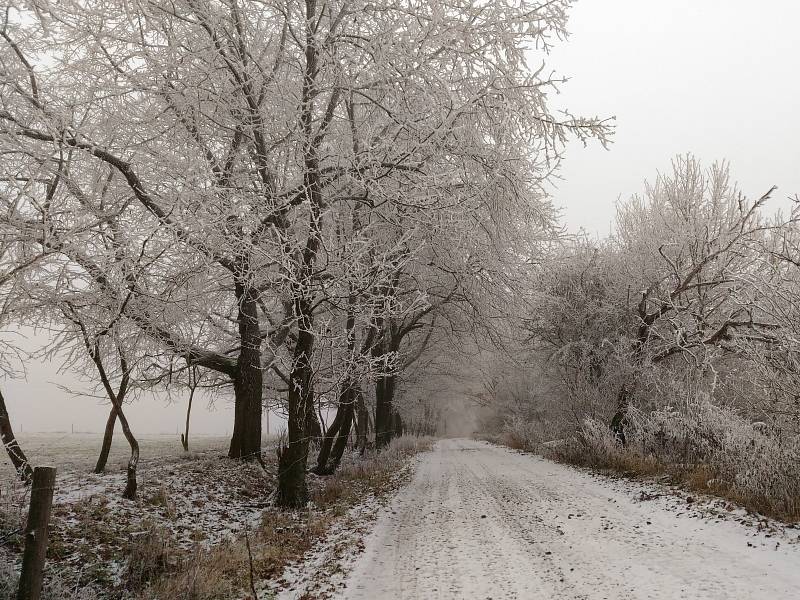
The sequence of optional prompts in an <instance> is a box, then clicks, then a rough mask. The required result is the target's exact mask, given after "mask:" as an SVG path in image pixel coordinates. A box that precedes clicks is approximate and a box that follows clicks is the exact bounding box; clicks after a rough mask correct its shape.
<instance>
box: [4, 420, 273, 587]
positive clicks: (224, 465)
mask: <svg viewBox="0 0 800 600" xmlns="http://www.w3.org/2000/svg"><path fill="white" fill-rule="evenodd" d="M101 440H102V437H101V436H99V435H94V434H60V435H59V434H34V435H27V436H25V437H23V438H22V439H21V443H22V444H23V447H24V449H25V451H26V452H27V453H28V457H29V459H30V460H31V462H32V463H34V464H54V465H56V466H57V468H58V474H57V478H56V490H55V494H54V499H53V516H52V520H51V533H50V550H49V551H50V553H51V554H52V555H53V556H54V557H55V561H54V563H55V566H56V567H57V568H58V569H62V570H65V573H66V576H67V577H68V578H70V579H76V580H77V581H79V582H84V583H94V584H96V585H99V586H101V587H102V586H104V585H106V582H107V584H111V585H117V584H119V577H120V574H121V572H122V570H123V567H124V562H125V556H126V547H127V546H128V545H129V544H130V543H131V542H132V541H133V540H135V539H136V537H137V536H139V535H143V534H145V533H146V532H147V531H149V530H151V529H153V528H158V529H162V530H165V531H169V532H170V536H171V538H172V539H173V540H174V542H175V543H176V545H177V546H178V547H180V548H183V549H189V548H195V547H197V546H200V547H206V548H207V547H209V546H211V545H214V544H216V543H218V542H220V541H222V540H224V539H226V538H229V537H231V536H233V535H235V534H236V533H237V532H239V531H242V530H243V529H244V527H245V524H247V525H248V526H250V527H255V526H256V525H257V524H258V523H259V522H260V519H261V515H262V513H263V510H264V507H265V506H266V505H267V501H268V498H269V496H270V494H271V492H272V478H271V477H269V476H267V475H266V474H265V473H264V471H263V470H262V469H261V468H260V467H259V466H257V465H255V464H251V463H246V464H243V463H240V462H238V461H232V460H229V459H227V458H225V454H226V451H227V440H226V439H222V438H219V437H200V436H198V437H196V438H194V439H192V440H190V447H191V449H192V450H191V452H188V453H186V452H184V451H183V449H182V448H181V446H180V442H179V441H178V440H177V439H176V438H175V437H174V436H142V437H141V438H139V441H140V444H141V449H142V459H141V461H140V463H139V469H138V485H139V489H138V498H137V499H136V500H135V501H130V500H123V499H122V498H121V494H122V491H123V489H124V488H125V472H124V470H125V466H126V464H127V458H128V449H127V446H126V445H125V441H124V438H122V436H118V438H117V439H116V440H115V443H114V446H113V448H112V453H111V456H110V457H109V461H108V469H107V473H105V474H102V475H95V474H94V473H92V472H91V471H92V468H93V467H94V463H95V461H96V459H97V453H98V452H99V449H100V443H101ZM273 454H274V452H272V450H271V449H270V448H268V447H267V448H265V455H267V456H268V458H269V457H271V456H272V455H273ZM3 458H5V459H6V461H7V457H5V456H4V457H3ZM0 468H3V466H2V465H0ZM4 468H5V470H6V471H8V476H6V473H4V472H3V473H0V478H2V479H0V481H2V488H3V489H2V496H0V534H2V533H3V531H4V530H5V531H13V530H14V529H16V528H17V527H19V526H21V524H22V523H23V522H24V518H25V514H26V511H27V494H28V488H25V487H23V486H21V485H20V484H19V483H17V482H16V481H15V479H14V478H13V476H12V473H13V471H12V470H11V467H10V465H4ZM2 537H4V536H3V535H0V538H2ZM3 550H4V548H3V547H2V546H0V560H4V557H3V555H2V553H3ZM12 550H13V549H12ZM5 551H6V552H8V551H9V548H8V547H6V548H5ZM10 556H11V560H14V561H17V562H18V561H19V558H20V556H19V554H18V553H15V552H13V551H12V553H11V555H10ZM5 560H8V558H5Z"/></svg>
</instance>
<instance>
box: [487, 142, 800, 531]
mask: <svg viewBox="0 0 800 600" xmlns="http://www.w3.org/2000/svg"><path fill="white" fill-rule="evenodd" d="M774 193H775V192H774V190H766V191H765V193H764V194H763V195H762V196H759V197H756V198H755V199H751V198H748V197H747V196H745V195H744V194H743V193H742V192H741V191H740V190H739V189H738V188H737V187H736V185H735V184H734V183H733V182H732V180H731V177H730V175H729V172H728V168H727V166H726V165H725V164H722V163H720V164H714V165H711V166H709V167H703V166H702V165H701V164H700V163H699V161H698V160H697V159H695V158H694V157H691V156H681V157H678V158H676V159H675V161H674V163H673V167H672V171H671V172H668V173H663V174H661V175H659V176H658V177H657V178H656V180H655V181H654V182H652V183H650V184H648V186H647V187H646V188H645V191H644V193H643V195H636V196H633V197H631V198H630V199H629V200H627V201H625V202H622V203H620V204H619V207H618V211H617V218H616V225H615V230H614V232H613V233H612V235H611V236H610V237H609V238H607V239H605V240H592V239H588V238H581V237H579V238H576V239H573V240H570V241H568V242H566V243H565V244H563V245H562V246H561V247H559V248H558V249H557V250H556V252H554V254H553V256H552V260H551V261H549V262H548V263H547V264H545V265H543V266H542V268H541V270H540V273H539V277H538V279H537V280H536V281H535V282H534V283H533V284H532V290H533V291H532V302H533V304H532V309H531V311H530V312H529V313H528V314H527V316H526V317H525V319H524V324H525V327H524V333H523V335H522V336H520V338H519V348H520V356H523V357H524V358H522V359H521V360H520V361H519V362H518V363H517V364H518V365H521V368H520V367H518V366H516V365H514V366H511V367H503V366H500V369H501V371H503V372H504V373H507V376H506V377H504V378H495V379H489V380H488V381H487V382H486V385H485V386H484V388H483V390H482V391H481V392H480V394H481V399H482V401H483V402H484V404H485V405H487V406H491V407H492V409H493V411H492V412H489V413H487V419H486V420H485V423H484V426H485V428H486V429H488V430H490V431H494V432H495V433H496V434H497V435H499V436H500V439H501V440H503V441H504V442H505V443H507V444H508V445H510V446H512V447H517V448H523V449H527V450H534V451H537V452H543V453H545V454H546V455H547V456H550V457H553V458H556V459H557V460H563V461H567V462H570V463H574V464H579V465H585V466H590V467H595V468H602V469H611V470H614V471H617V472H623V473H628V474H634V475H653V474H669V475H670V476H671V477H672V478H673V480H674V481H677V482H680V483H681V484H682V485H685V486H688V487H690V488H692V489H695V490H697V491H703V492H708V493H713V494H718V495H722V496H725V497H727V498H731V499H734V500H736V501H737V502H739V503H741V504H743V505H744V506H746V507H747V508H749V509H752V510H755V511H759V512H762V513H765V514H767V515H772V516H776V517H780V518H783V519H787V520H791V521H795V520H798V519H800V429H798V422H800V421H799V420H800V412H799V411H798V405H797V396H796V390H797V384H798V382H800V361H799V360H798V358H799V357H800V343H798V339H800V338H798V337H797V331H798V329H797V326H798V323H800V313H798V312H797V308H798V306H800V303H798V302H797V299H798V298H800V295H798V294H800V270H798V267H797V265H798V261H797V256H798V254H797V249H798V248H800V227H799V226H798V220H797V215H796V214H795V213H791V214H788V215H782V214H780V213H779V212H777V211H775V210H770V208H769V206H770V205H769V202H770V201H771V200H773V198H772V196H773V195H774Z"/></svg>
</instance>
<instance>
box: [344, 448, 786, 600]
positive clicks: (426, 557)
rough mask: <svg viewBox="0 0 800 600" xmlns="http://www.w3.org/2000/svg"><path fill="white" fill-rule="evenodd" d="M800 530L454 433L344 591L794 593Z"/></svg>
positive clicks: (419, 594) (600, 595)
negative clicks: (453, 438)
mask: <svg viewBox="0 0 800 600" xmlns="http://www.w3.org/2000/svg"><path fill="white" fill-rule="evenodd" d="M799 533H800V531H798V530H796V529H793V528H787V527H784V526H781V525H780V524H778V523H775V522H770V521H766V520H764V519H759V518H757V517H753V516H749V515H747V514H746V513H744V511H742V510H740V509H736V508H734V507H733V506H731V505H729V504H728V503H726V502H725V501H723V500H719V499H711V498H698V497H697V496H688V495H687V494H686V493H684V492H679V491H676V490H671V489H669V488H666V487H663V486H660V485H657V484H653V483H637V482H631V481H626V480H620V479H610V478H607V477H603V476H596V475H592V474H590V473H587V472H583V471H580V470H576V469H574V468H571V467H568V466H564V465H560V464H556V463H553V462H550V461H547V460H544V459H542V458H539V457H536V456H532V455H526V454H520V453H517V452H514V451H510V450H507V449H504V448H500V447H497V446H492V445H490V444H488V443H484V442H475V441H469V440H444V441H441V442H440V443H439V444H438V445H437V447H436V449H435V451H434V452H432V453H427V454H425V455H423V456H422V459H421V462H420V464H419V465H418V467H417V469H416V472H415V475H414V477H413V479H412V481H411V483H410V484H409V485H407V486H406V487H405V488H404V489H403V490H402V491H401V492H400V493H399V494H398V495H397V496H396V498H395V499H394V500H393V502H392V503H391V504H390V505H389V506H388V507H387V508H386V509H385V510H384V511H383V512H381V513H380V516H379V517H378V520H377V523H376V526H375V527H374V528H373V529H372V532H371V533H370V534H369V535H368V536H367V538H366V542H365V550H364V553H363V554H362V555H361V557H360V558H359V559H358V560H357V561H356V563H355V565H354V567H353V568H352V571H351V572H350V574H349V576H348V577H347V578H346V580H345V581H344V587H343V589H341V591H340V597H341V598H342V599H346V600H357V599H361V598H363V599H369V600H376V599H380V598H386V599H390V598H409V599H423V598H482V599H487V598H494V599H505V598H519V599H525V600H540V599H541V600H550V599H570V600H578V599H581V600H600V599H609V600H614V599H619V598H625V599H639V598H641V599H645V598H647V599H664V600H667V599H669V600H672V599H678V598H685V599H697V600H699V599H737V600H744V599H754V600H755V599H758V600H779V599H787V600H788V599H791V598H797V597H798V590H800V568H798V565H800V544H798V540H799V539H800V537H799V536H798V534H799Z"/></svg>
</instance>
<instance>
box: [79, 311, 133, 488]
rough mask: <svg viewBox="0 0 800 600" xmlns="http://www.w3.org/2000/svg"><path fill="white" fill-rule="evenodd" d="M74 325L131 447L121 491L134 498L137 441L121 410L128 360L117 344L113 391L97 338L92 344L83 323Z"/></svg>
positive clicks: (127, 380)
mask: <svg viewBox="0 0 800 600" xmlns="http://www.w3.org/2000/svg"><path fill="white" fill-rule="evenodd" d="M76 325H78V326H79V327H80V328H81V331H82V333H83V339H84V342H85V343H86V349H87V350H88V352H89V356H90V357H91V359H92V362H94V364H95V366H96V367H97V372H98V373H99V374H100V381H101V382H102V383H103V387H104V388H105V390H106V394H107V395H108V399H109V400H111V404H112V405H113V407H114V412H116V413H117V418H118V419H119V424H120V425H121V426H122V433H123V434H124V435H125V439H126V440H127V441H128V445H129V446H130V447H131V456H130V458H129V459H128V468H127V478H126V482H125V490H124V491H123V492H122V497H123V498H125V499H127V500H133V499H134V498H136V489H137V484H136V467H137V466H138V464H139V442H137V441H136V438H135V437H134V436H133V432H132V431H131V428H130V424H129V423H128V419H127V418H126V417H125V413H124V412H123V410H122V403H123V402H124V401H125V394H126V393H127V391H128V385H129V383H130V376H131V373H130V370H129V369H128V361H127V359H126V357H125V353H124V352H123V351H122V349H121V348H119V346H117V353H118V354H119V360H120V370H121V372H122V379H121V381H120V384H119V389H118V390H117V391H116V392H115V391H114V388H112V387H111V381H110V380H109V378H108V373H107V372H106V369H105V366H104V365H103V358H102V356H101V355H100V342H99V340H97V339H95V341H94V344H92V342H91V341H90V339H89V334H88V333H87V332H86V329H85V328H84V326H83V324H82V323H81V322H79V321H76Z"/></svg>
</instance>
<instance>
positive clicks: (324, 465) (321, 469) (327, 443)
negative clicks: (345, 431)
mask: <svg viewBox="0 0 800 600" xmlns="http://www.w3.org/2000/svg"><path fill="white" fill-rule="evenodd" d="M344 414H345V407H344V404H343V403H342V400H341V398H340V399H339V406H338V407H337V409H336V416H335V417H334V418H333V422H332V423H331V425H330V427H328V431H327V432H326V434H325V437H323V438H322V444H321V445H320V447H319V454H317V464H316V466H315V467H314V468H313V469H312V471H313V472H314V473H316V474H317V475H329V474H330V473H328V472H327V469H328V459H329V458H330V455H331V449H332V448H333V442H334V440H335V439H336V436H337V435H338V434H339V429H341V427H342V421H344Z"/></svg>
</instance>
